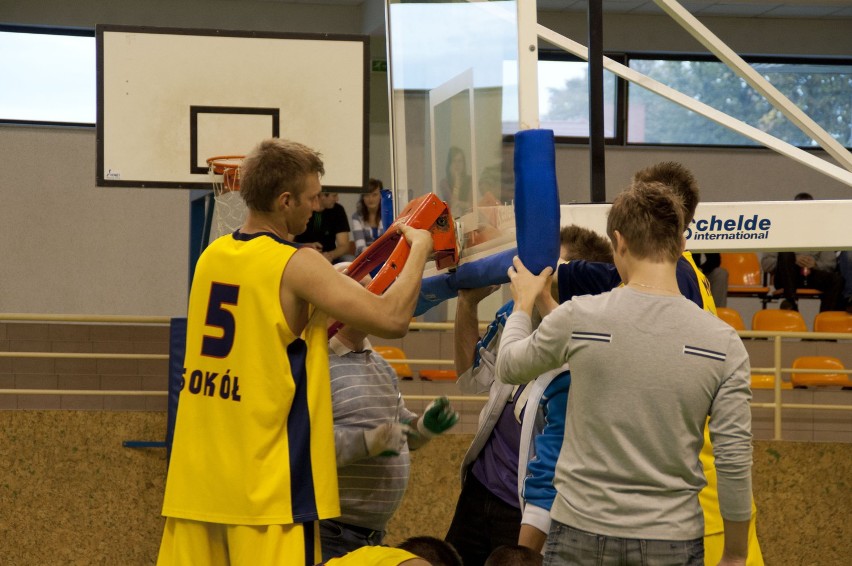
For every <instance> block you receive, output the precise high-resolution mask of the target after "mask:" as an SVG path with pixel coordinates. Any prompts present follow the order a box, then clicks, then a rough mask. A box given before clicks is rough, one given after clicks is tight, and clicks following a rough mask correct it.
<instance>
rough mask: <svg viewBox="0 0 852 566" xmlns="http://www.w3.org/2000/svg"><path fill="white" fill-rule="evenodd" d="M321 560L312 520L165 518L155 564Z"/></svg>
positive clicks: (227, 565) (228, 565) (231, 565)
mask: <svg viewBox="0 0 852 566" xmlns="http://www.w3.org/2000/svg"><path fill="white" fill-rule="evenodd" d="M319 562H322V551H321V548H320V539H319V528H318V526H317V524H316V523H304V524H302V523H295V524H292V525H221V524H217V523H203V522H200V521H190V520H188V519H176V518H174V517H166V528H165V529H164V530H163V540H162V542H161V543H160V555H159V556H158V557H157V566H196V565H198V564H204V565H205V566H220V565H221V566H264V565H266V564H270V565H271V564H274V565H276V566H281V565H282V564H288V565H290V564H293V565H297V566H301V565H302V564H305V565H308V566H310V565H312V564H318V563H319Z"/></svg>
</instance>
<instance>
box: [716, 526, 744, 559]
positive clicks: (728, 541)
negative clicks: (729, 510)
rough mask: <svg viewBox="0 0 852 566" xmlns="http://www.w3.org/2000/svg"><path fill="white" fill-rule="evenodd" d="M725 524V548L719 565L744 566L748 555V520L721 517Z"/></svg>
mask: <svg viewBox="0 0 852 566" xmlns="http://www.w3.org/2000/svg"><path fill="white" fill-rule="evenodd" d="M722 522H723V523H724V526H725V550H724V551H723V552H722V560H720V561H719V566H745V563H746V557H747V556H748V524H749V521H729V520H727V519H722Z"/></svg>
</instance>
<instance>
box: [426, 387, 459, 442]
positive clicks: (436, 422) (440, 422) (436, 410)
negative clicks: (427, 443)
mask: <svg viewBox="0 0 852 566" xmlns="http://www.w3.org/2000/svg"><path fill="white" fill-rule="evenodd" d="M458 420H459V414H458V413H457V412H455V411H454V410H453V408H452V407H451V406H450V400H449V399H447V398H446V397H438V398H437V399H435V400H434V401H432V402H431V403H429V406H428V407H426V410H425V411H423V416H421V417H420V418H419V419H418V420H417V432H419V433H420V434H421V436H423V437H424V438H432V437H433V436H437V435H439V434H441V433H443V432H446V431H447V430H449V429H450V428H452V427H453V425H455V424H456V423H457V422H458Z"/></svg>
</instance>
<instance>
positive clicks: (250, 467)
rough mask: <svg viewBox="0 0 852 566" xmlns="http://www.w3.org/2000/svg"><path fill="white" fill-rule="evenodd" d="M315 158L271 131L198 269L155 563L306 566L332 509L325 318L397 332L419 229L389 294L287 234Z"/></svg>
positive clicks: (417, 258)
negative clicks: (242, 216) (233, 222)
mask: <svg viewBox="0 0 852 566" xmlns="http://www.w3.org/2000/svg"><path fill="white" fill-rule="evenodd" d="M323 173H324V165H323V162H322V160H321V158H320V156H319V154H318V153H317V152H315V151H314V150H312V149H310V148H308V147H306V146H304V145H302V144H299V143H295V142H289V141H285V140H280V139H269V140H265V141H263V142H261V143H260V144H259V145H258V146H257V147H255V148H254V149H253V150H252V151H251V153H250V154H249V155H248V156H247V157H246V158H245V160H244V161H243V165H242V168H241V188H240V193H241V195H242V197H243V199H244V200H245V202H246V206H247V208H248V215H247V218H246V221H245V223H244V224H243V226H242V227H241V228H240V229H239V230H237V231H236V232H234V233H233V234H230V235H226V236H223V237H221V238H219V239H217V240H216V241H215V242H213V243H212V244H211V245H210V246H209V247H208V248H207V249H206V250H205V251H204V253H203V254H202V255H201V257H200V258H199V261H198V264H197V266H196V270H195V276H194V279H193V282H192V289H191V292H190V298H189V313H188V317H187V339H186V358H185V362H184V374H183V381H182V384H181V399H180V407H179V411H178V416H177V420H176V425H175V435H174V443H173V447H172V455H171V462H170V465H169V472H168V478H167V481H166V493H165V500H164V503H163V515H165V516H166V526H165V530H164V533H163V540H162V543H161V547H160V554H159V558H158V562H157V564H158V565H161V566H167V565H186V566H189V565H198V564H204V565H205V566H207V565H219V564H222V565H229V564H234V565H241V564H244V565H251V566H260V565H264V564H276V565H280V564H287V565H303V564H304V565H313V564H316V563H318V562H320V560H321V556H320V545H319V534H318V529H317V528H316V523H317V521H319V520H320V519H325V518H330V517H335V516H337V515H339V514H340V508H339V501H338V489H337V466H336V463H335V453H334V433H333V421H332V410H331V392H330V385H329V375H328V347H327V344H328V340H327V334H326V332H327V330H326V314H328V315H329V316H332V317H334V318H335V319H337V320H340V321H342V322H344V323H346V324H351V325H353V326H355V327H357V328H360V329H362V330H364V331H365V332H369V333H370V334H375V335H377V336H380V337H383V338H397V337H401V336H403V335H405V333H406V331H407V329H408V323H409V321H410V320H411V315H412V313H413V311H414V307H415V305H416V301H417V296H418V293H419V289H420V280H421V277H422V271H423V265H424V263H425V261H426V259H427V256H428V255H429V252H430V251H431V247H432V244H431V236H430V235H429V233H428V232H427V231H424V230H414V229H411V228H408V227H403V228H401V232H402V235H403V236H404V237H405V239H406V240H407V241H408V242H409V243H410V244H411V253H410V255H409V258H408V262H407V263H406V265H405V267H404V268H403V270H402V272H401V273H400V276H399V278H398V279H397V280H396V282H395V283H394V285H393V286H392V287H391V288H390V289H389V290H388V292H387V293H385V294H384V295H383V296H377V295H374V294H372V293H370V292H369V291H367V290H366V289H364V288H363V287H362V286H361V285H359V284H358V283H357V282H355V281H353V280H352V279H350V278H348V277H346V276H345V275H342V274H340V273H338V272H337V271H336V270H335V269H334V268H333V267H332V266H331V264H330V263H329V262H328V261H327V260H326V259H325V258H323V256H322V255H320V253H319V252H317V251H316V250H314V249H313V248H311V247H308V246H305V247H301V246H299V245H298V244H294V243H292V239H293V236H294V235H295V234H299V233H301V232H302V231H304V230H305V227H306V226H307V222H308V220H309V219H310V217H311V214H312V213H313V212H314V211H315V210H316V209H317V208H318V202H319V201H318V198H319V193H320V191H321V188H322V187H321V185H320V176H321V175H322V174H323Z"/></svg>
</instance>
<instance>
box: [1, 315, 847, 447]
mask: <svg viewBox="0 0 852 566" xmlns="http://www.w3.org/2000/svg"><path fill="white" fill-rule="evenodd" d="M0 322H62V323H82V324H136V325H140V324H144V325H157V326H167V325H168V324H169V322H170V318H169V317H156V316H112V315H48V314H0ZM485 326H486V325H485V324H481V325H480V327H481V328H484V327H485ZM409 329H410V330H426V331H447V330H452V329H453V324H452V323H451V322H412V323H411V325H410V326H409ZM739 335H740V337H742V338H762V339H768V340H772V341H773V365H772V366H771V367H752V368H751V371H752V373H772V374H773V375H774V376H775V380H774V396H773V401H772V402H771V403H757V402H753V403H752V404H751V406H752V408H768V409H773V411H774V413H773V416H774V426H773V428H774V440H781V413H782V410H783V409H796V410H798V409H817V410H826V411H852V405H828V404H814V403H784V402H782V395H781V392H782V382H783V379H782V375H784V374H791V373H793V372H795V373H813V374H820V373H833V374H837V373H845V374H847V375H852V369H847V370H839V369H830V370H807V369H798V368H797V369H794V368H787V367H782V365H781V352H782V343H783V340H784V339H797V340H802V339H804V340H841V341H846V340H849V341H852V334H845V333H836V332H780V331H755V330H743V331H740V332H739ZM2 358H54V359H59V358H61V359H75V358H79V359H102V360H110V359H112V360H168V358H169V356H168V355H167V354H115V353H87V352H73V353H72V352H0V359H2ZM392 363H407V364H411V365H422V366H431V367H434V366H451V365H453V360H446V359H431V358H423V359H420V358H411V359H394V360H392ZM0 395H101V396H166V395H168V391H157V390H149V391H134V390H105V389H86V390H80V389H0ZM406 398H407V399H410V400H421V401H423V400H431V399H432V396H429V395H407V396H406ZM450 400H451V401H485V400H487V397H483V396H471V395H453V396H450Z"/></svg>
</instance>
